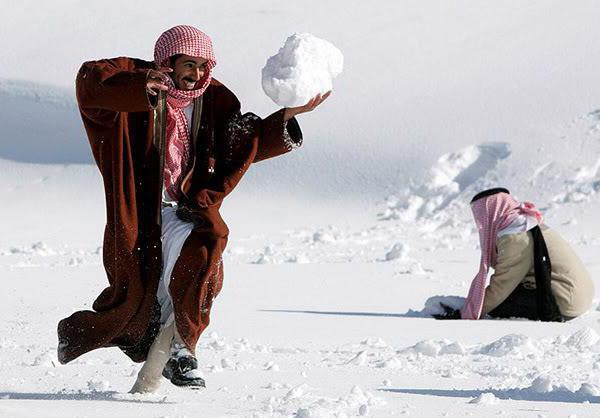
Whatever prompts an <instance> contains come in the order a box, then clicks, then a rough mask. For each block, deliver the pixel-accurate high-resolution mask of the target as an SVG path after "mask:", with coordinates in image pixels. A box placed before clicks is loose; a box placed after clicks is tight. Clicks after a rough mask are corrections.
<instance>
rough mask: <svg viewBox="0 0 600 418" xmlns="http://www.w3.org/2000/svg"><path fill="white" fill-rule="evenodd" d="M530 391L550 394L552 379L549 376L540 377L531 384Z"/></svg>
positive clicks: (552, 386) (552, 387)
mask: <svg viewBox="0 0 600 418" xmlns="http://www.w3.org/2000/svg"><path fill="white" fill-rule="evenodd" d="M530 389H531V390H533V391H534V392H536V393H548V392H552V390H553V389H554V385H553V384H552V379H551V378H550V377H549V376H546V375H541V376H538V377H537V378H536V379H535V380H534V381H533V382H531V386H530Z"/></svg>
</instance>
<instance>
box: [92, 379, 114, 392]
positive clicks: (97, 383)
mask: <svg viewBox="0 0 600 418" xmlns="http://www.w3.org/2000/svg"><path fill="white" fill-rule="evenodd" d="M87 387H88V389H89V390H90V392H106V391H107V390H108V389H110V383H109V382H108V381H107V380H96V379H92V380H89V381H88V382H87Z"/></svg>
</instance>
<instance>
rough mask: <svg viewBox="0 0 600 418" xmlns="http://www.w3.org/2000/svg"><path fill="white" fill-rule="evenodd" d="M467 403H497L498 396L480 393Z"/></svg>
mask: <svg viewBox="0 0 600 418" xmlns="http://www.w3.org/2000/svg"><path fill="white" fill-rule="evenodd" d="M469 403H472V404H477V405H496V404H497V403H498V398H496V396H495V395H494V394H493V393H489V392H486V393H482V394H481V395H479V396H478V397H476V398H473V399H471V400H470V401H469Z"/></svg>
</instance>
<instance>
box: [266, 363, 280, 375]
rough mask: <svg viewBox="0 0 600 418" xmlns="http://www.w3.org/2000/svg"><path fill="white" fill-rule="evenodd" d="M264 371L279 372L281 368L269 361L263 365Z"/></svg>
mask: <svg viewBox="0 0 600 418" xmlns="http://www.w3.org/2000/svg"><path fill="white" fill-rule="evenodd" d="M263 369H264V370H267V371H273V372H278V371H279V366H278V365H277V364H275V362H273V361H268V362H266V363H265V364H264V365H263Z"/></svg>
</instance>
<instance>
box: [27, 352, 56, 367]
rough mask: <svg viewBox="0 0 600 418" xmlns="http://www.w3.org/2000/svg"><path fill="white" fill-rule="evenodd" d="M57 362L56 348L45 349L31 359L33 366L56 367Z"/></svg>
mask: <svg viewBox="0 0 600 418" xmlns="http://www.w3.org/2000/svg"><path fill="white" fill-rule="evenodd" d="M57 364H59V363H58V359H57V358H56V350H49V351H46V352H45V353H42V354H40V355H39V356H37V357H36V358H35V359H34V360H33V366H40V367H56V365H57Z"/></svg>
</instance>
